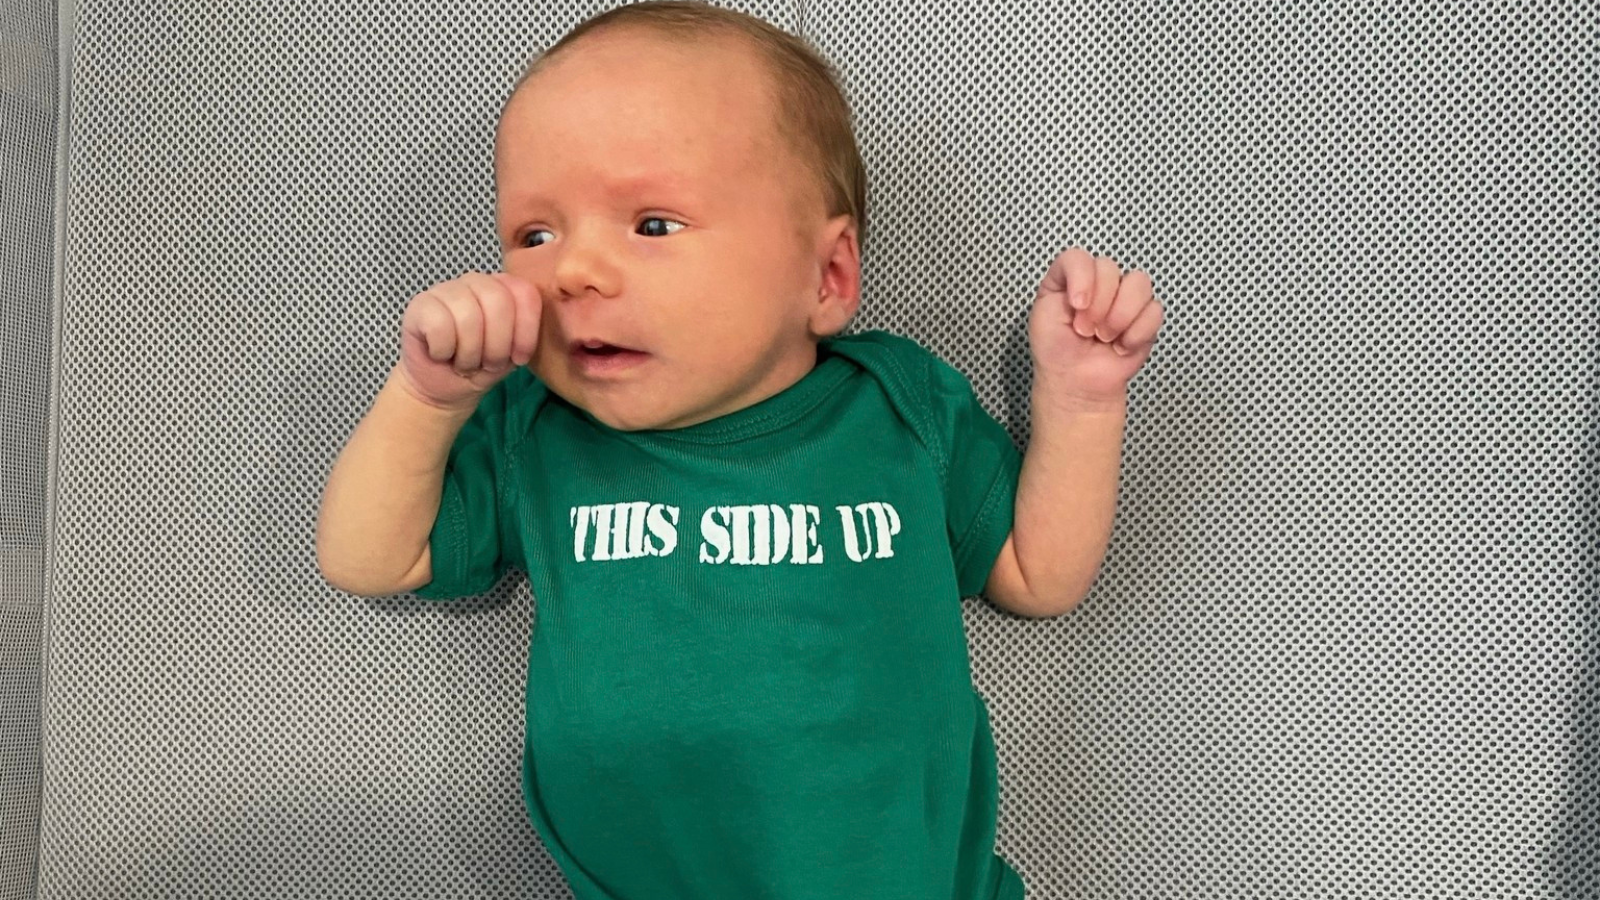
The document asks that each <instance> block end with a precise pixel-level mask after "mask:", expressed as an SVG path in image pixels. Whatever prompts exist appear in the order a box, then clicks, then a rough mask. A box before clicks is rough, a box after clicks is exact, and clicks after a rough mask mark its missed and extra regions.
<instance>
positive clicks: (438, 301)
mask: <svg viewBox="0 0 1600 900" xmlns="http://www.w3.org/2000/svg"><path fill="white" fill-rule="evenodd" d="M400 330H401V333H402V334H407V335H411V336H412V337H415V338H417V339H418V340H420V341H421V342H422V346H423V348H424V349H425V350H426V351H427V354H428V358H429V359H431V360H433V361H434V362H440V363H442V362H449V361H450V358H451V357H452V356H455V353H456V322H455V317H454V316H452V315H451V314H450V307H449V306H448V305H447V304H446V303H445V302H444V298H443V297H440V296H439V295H437V294H435V293H433V292H432V291H424V292H422V293H420V294H418V295H417V296H416V297H415V298H413V299H412V301H411V303H410V305H408V306H407V307H406V312H405V318H404V320H403V321H402V322H401V325H400Z"/></svg>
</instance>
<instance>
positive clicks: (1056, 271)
mask: <svg viewBox="0 0 1600 900" xmlns="http://www.w3.org/2000/svg"><path fill="white" fill-rule="evenodd" d="M1161 319H1162V309H1161V304H1160V303H1159V302H1158V301H1157V300H1156V299H1155V297H1154V296H1153V295H1152V285H1151V283H1150V276H1148V275H1146V274H1145V273H1144V272H1142V271H1140V270H1138V269H1134V270H1133V271H1131V272H1129V273H1127V274H1126V275H1124V274H1122V267H1121V266H1119V265H1117V262H1116V260H1113V259H1111V258H1109V257H1098V258H1096V257H1093V256H1090V255H1089V253H1088V251H1086V250H1084V249H1082V248H1080V247H1073V248H1072V249H1070V250H1067V251H1066V252H1064V253H1062V254H1061V255H1060V256H1057V257H1056V258H1055V261H1054V262H1052V263H1051V264H1050V269H1049V271H1047V272H1046V273H1045V276H1044V281H1043V283H1042V284H1040V285H1039V291H1038V293H1037V295H1036V296H1035V297H1034V303H1033V312H1032V313H1031V314H1030V315H1029V317H1028V345H1029V347H1030V348H1031V349H1032V351H1033V362H1034V372H1035V378H1036V388H1035V390H1036V391H1037V390H1044V391H1047V392H1049V393H1050V394H1051V395H1052V396H1053V398H1054V399H1057V400H1059V401H1061V402H1065V403H1072V404H1079V405H1089V406H1094V405H1107V404H1120V403H1123V402H1126V399H1127V389H1128V382H1129V381H1131V380H1132V379H1133V376H1134V375H1135V374H1137V373H1138V371H1139V368H1140V367H1141V366H1143V365H1144V363H1145V360H1147V359H1149V358H1150V351H1151V348H1152V347H1154V345H1155V339H1156V332H1157V331H1159V330H1160V329H1161Z"/></svg>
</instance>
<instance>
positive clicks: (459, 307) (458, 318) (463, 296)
mask: <svg viewBox="0 0 1600 900" xmlns="http://www.w3.org/2000/svg"><path fill="white" fill-rule="evenodd" d="M429 293H431V294H433V295H434V296H437V297H438V298H440V300H441V302H443V303H444V305H445V308H446V309H448V310H449V311H450V321H451V325H452V327H453V328H454V329H455V353H454V354H453V356H452V357H451V359H452V366H453V367H454V368H455V370H456V371H457V372H458V373H460V374H462V375H468V374H471V373H473V372H476V371H478V369H479V368H480V367H481V366H482V365H483V310H482V308H480V307H479V305H478V298H477V296H476V295H474V294H473V292H472V291H471V290H469V289H468V288H467V286H466V284H465V283H463V282H462V281H461V279H459V278H458V279H456V280H454V281H446V282H443V283H441V284H438V285H435V286H434V287H433V288H432V289H431V290H430V291H429ZM431 355H432V354H430V356H431Z"/></svg>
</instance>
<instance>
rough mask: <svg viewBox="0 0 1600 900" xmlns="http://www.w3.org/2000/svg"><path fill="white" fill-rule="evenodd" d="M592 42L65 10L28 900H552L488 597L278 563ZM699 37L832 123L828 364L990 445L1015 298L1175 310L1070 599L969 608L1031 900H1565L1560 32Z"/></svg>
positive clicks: (519, 636) (1581, 226)
mask: <svg viewBox="0 0 1600 900" xmlns="http://www.w3.org/2000/svg"><path fill="white" fill-rule="evenodd" d="M608 5H610V4H602V3H592V4H540V5H536V6H534V7H532V8H527V9H525V8H522V7H520V6H514V5H502V4H498V3H491V2H467V3H452V4H447V5H429V4H421V3H401V4H399V5H394V4H391V5H388V6H385V7H384V10H383V12H381V13H380V12H378V11H377V8H376V7H374V8H373V9H372V10H371V11H370V12H367V13H354V12H346V11H345V10H344V9H343V8H342V7H330V6H327V5H324V4H311V3H304V4H296V3H281V4H277V5H261V4H222V5H218V4H216V3H204V4H202V3H198V2H196V3H190V4H180V3H160V2H147V3H137V2H127V0H106V2H98V3H88V4H86V5H84V6H83V7H82V8H81V9H80V12H79V15H80V29H81V30H80V33H79V35H78V41H79V44H78V50H77V55H76V57H75V60H76V61H75V68H74V74H73V77H74V83H73V94H74V97H75V98H76V99H75V103H76V106H75V113H74V129H75V137H74V146H73V150H72V156H71V162H70V184H69V191H70V193H69V201H70V219H69V227H68V232H67V235H66V241H67V254H68V278H67V283H66V294H65V299H64V303H65V308H64V320H63V331H64V334H63V346H62V348H61V352H62V363H63V370H64V374H63V381H62V395H61V398H60V399H61V404H62V407H63V415H62V420H61V422H60V429H61V446H60V459H59V465H60V472H59V478H60V488H59V491H60V495H59V498H58V502H59V511H60V514H59V520H58V527H59V535H58V546H57V567H56V569H55V573H54V575H55V593H54V596H53V598H52V603H53V606H52V610H53V622H52V628H53V638H52V641H51V644H50V648H49V649H50V653H49V657H48V659H47V665H48V666H49V669H50V690H51V694H50V700H49V703H48V708H47V718H46V720H45V729H44V752H45V765H46V768H45V771H46V774H45V778H44V810H43V814H42V821H41V860H40V879H41V884H40V889H39V896H40V897H42V898H46V900H67V898H72V900H83V898H101V897H106V898H110V897H116V898H166V897H180V896H205V897H258V896H259V897H265V896H272V897H305V898H313V897H315V898H340V897H351V898H354V897H438V896H453V897H484V898H490V897H494V898H499V897H506V898H510V897H518V898H526V897H530V896H531V897H551V898H556V897H565V896H568V894H567V892H566V889H565V888H564V887H563V886H562V885H561V883H560V879H559V877H558V876H557V873H556V872H555V870H554V868H553V866H552V865H551V864H550V862H549V859H548V857H547V856H546V855H545V854H544V852H543V850H542V849H541V848H540V847H539V845H538V843H537V840H536V839H535V837H534V835H533V832H532V829H531V828H530V827H529V826H528V824H527V821H526V817H525V816H524V814H523V812H522V810H521V807H520V799H519V797H518V793H517V762H518V753H519V752H520V738H521V724H522V721H521V715H522V710H521V690H522V675H523V662H524V657H523V654H524V648H525V642H526V639H527V636H528V627H529V620H530V615H531V614H532V606H533V604H532V601H531V598H530V597H529V596H528V592H527V588H526V585H525V583H523V582H522V581H521V580H515V581H508V583H507V584H505V585H502V587H501V588H500V589H499V590H498V591H496V592H495V593H494V594H493V595H491V596H490V597H489V598H487V599H486V600H485V601H482V602H476V603H467V604H460V605H456V606H439V605H433V604H423V603H419V602H415V601H413V600H410V599H406V598H399V599H392V600H383V601H364V600H357V599H352V598H350V597H347V596H344V595H341V594H338V593H336V592H334V591H332V590H330V589H328V588H326V587H325V586H324V585H323V584H322V583H321V581H320V579H319V578H318V576H317V574H316V570H315V565H314V558H313V551H312V531H313V524H314V516H315V510H316V505H317V501H318V497H319V494H320V489H321V485H322V483H323V480H324V477H325V475H326V471H327V468H328V466H329V465H330V464H331V462H332V460H333V458H334V456H335V454H336V452H337V450H338V448H339V446H340V444H341V442H342V441H343V439H344V438H345V436H346V435H347V434H348V432H349V430H350V429H351V428H352V427H353V426H354V424H355V422H356V421H357V420H358V418H359V416H360V414H361V413H362V411H363V410H364V409H365V407H366V404H367V403H368V402H370V400H371V398H372V396H373V395H374V393H375V392H376V390H377V388H378V386H379V384H380V383H381V381H382V378H383V375H384V373H385V372H386V371H387V368H388V366H389V365H390V364H392V362H393V360H394V358H395V355H396V349H397V341H396V327H397V325H398V321H399V315H400V311H401V309H402V307H403V304H404V302H405V300H406V299H407V298H408V297H409V296H410V295H411V294H412V293H414V292H415V291H417V290H420V289H421V288H423V287H425V286H427V285H428V284H431V283H433V282H435V281H438V280H440V279H443V278H447V277H451V276H453V275H454V274H457V273H458V272H460V271H462V270H464V269H469V268H490V267H494V266H496V265H497V263H498V259H497V256H496V253H495V249H494V241H493V235H492V231H491V224H490V214H491V202H492V201H491V192H490V181H489V178H490V170H489V161H490V155H489V150H490V139H491V134H492V130H491V129H492V123H493V117H494V115H495V113H496V112H497V111H498V108H499V104H500V102H501V100H502V98H503V97H504V94H505V91H506V90H507V89H508V87H509V85H510V82H511V80H512V78H513V77H514V75H515V74H516V72H517V71H518V69H519V68H520V65H521V63H522V62H523V61H524V60H525V59H526V58H527V57H528V56H529V55H530V54H531V53H532V52H533V50H534V49H535V48H536V47H538V46H540V45H541V44H543V43H546V42H548V41H551V40H553V39H554V38H555V37H556V36H558V35H559V34H560V33H562V32H564V31H565V30H566V28H568V27H569V26H570V25H571V24H573V23H575V22H577V21H579V20H580V19H582V18H583V17H585V16H586V15H588V14H590V13H592V12H594V11H597V10H598V9H600V8H603V7H604V6H608ZM742 8H746V9H749V10H751V11H754V12H757V13H758V14H762V15H766V16H768V17H771V18H772V19H773V20H774V21H776V22H777V23H778V24H780V25H783V26H785V27H790V28H801V29H803V30H804V32H805V33H807V34H808V35H810V36H812V37H813V38H814V39H815V40H816V41H817V43H818V44H819V45H820V46H821V47H822V48H823V49H824V51H825V52H827V53H828V54H829V55H830V56H831V57H832V58H833V59H835V60H836V62H837V63H838V64H839V66H840V68H841V69H842V70H843V72H844V75H845V78H846V81H847V83H848V86H849V89H850V92H851V94H852V97H853V99H854V102H855V104H856V108H857V114H858V118H859V120H860V123H859V129H858V130H859V134H860V137H861V142H862V147H863V151H864V153H865V155H866V157H867V159H868V163H869V166H870V169H871V172H872V176H873V187H872V193H871V208H872V212H873V216H874V234H875V237H874V239H873V241H872V243H871V244H870V245H869V247H868V248H867V300H866V309H865V311H864V313H863V315H862V317H861V319H860V320H859V321H858V323H857V325H858V327H891V328H894V329H897V330H899V331H902V332H905V333H908V334H911V335H913V336H914V337H917V338H919V339H921V340H922V341H924V342H925V343H927V344H928V345H929V346H930V347H932V348H934V349H935V350H937V351H939V352H941V353H942V354H943V355H945V356H946V357H947V358H948V359H950V360H951V361H952V362H954V363H955V364H956V365H958V366H959V367H960V368H962V369H963V370H964V371H966V372H967V373H968V374H969V375H970V376H971V377H972V378H973V380H974V382H975V384H976V385H977V387H978V389H979V392H980V395H981V396H982V397H983V398H984V400H985V402H986V403H987V404H988V405H989V406H990V408H991V409H992V410H994V411H995V413H996V414H997V415H998V416H1000V417H1001V418H1002V420H1003V421H1006V422H1007V423H1008V424H1009V426H1010V427H1011V428H1012V429H1013V431H1014V432H1015V433H1016V434H1017V435H1018V437H1019V438H1021V437H1024V436H1025V432H1026V409H1027V407H1026V387H1027V384H1028V378H1029V372H1028V368H1027V354H1026V348H1025V346H1024V343H1023V338H1022V322H1023V314H1024V310H1025V306H1026V303H1027V302H1028V299H1029V297H1030V296H1031V293H1032V289H1033V287H1034V285H1035V284H1036V283H1037V280H1038V278H1039V277H1040V275H1042V273H1043V270H1044V266H1045V264H1046V263H1047V262H1048V261H1049V259H1050V258H1051V257H1052V256H1053V255H1054V253H1055V252H1057V251H1058V250H1059V249H1061V248H1062V247H1064V246H1067V245H1069V244H1072V243H1079V244H1084V245H1087V246H1089V247H1090V248H1092V249H1093V250H1095V251H1096V252H1099V253H1106V254H1110V255H1112V256H1114V257H1115V258H1116V259H1118V260H1119V261H1121V262H1123V263H1124V264H1126V265H1130V266H1139V267H1142V268H1145V269H1146V270H1147V271H1149V272H1151V273H1152V275H1153V276H1154V278H1155V282H1156V286H1157V293H1158V295H1160V296H1161V297H1162V298H1163V300H1164V301H1165V302H1166V303H1167V304H1168V306H1169V310H1170V315H1169V323H1168V325H1167V327H1166V329H1165V332H1164V335H1163V338H1162V340H1161V343H1160V346H1159V348H1158V350H1157V352H1156V355H1155V357H1154V358H1153V359H1152V360H1151V363H1150V364H1149V366H1148V368H1147V370H1146V372H1145V373H1144V374H1143V375H1142V376H1141V377H1140V379H1139V380H1138V381H1137V382H1135V386H1134V390H1133V396H1132V409H1131V418H1130V424H1129V432H1128V440H1127V450H1126V456H1125V466H1124V473H1123V494H1122V505H1121V509H1120V514H1119V518H1118V523H1117V530H1116V533H1115V534H1114V536H1113V541H1112V550H1111V552H1110V555H1109V557H1108V559H1107V562H1106V565H1105V569H1104V573H1103V575H1102V577H1101V580H1100V582H1099V583H1098V584H1097V586H1096V588H1095V590H1094V592H1093V594H1092V595H1091V597H1090V598H1089V599H1088V600H1087V601H1086V602H1085V604H1084V606H1083V607H1082V608H1081V609H1080V610H1078V611H1077V612H1075V613H1073V614H1072V615H1070V616H1068V617H1065V618H1062V619H1058V620H1051V621H1043V622H1040V621H1024V620H1018V619H1012V618H1010V617H1007V616H1004V615H1002V614H1000V613H998V612H996V611H995V610H994V609H993V608H992V607H990V606H988V605H986V604H984V603H982V602H981V601H968V603H967V605H966V607H965V615H966V622H967V626H968V629H969V634H970V637H971V641H972V653H973V665H974V670H975V677H976V679H977V682H978V685H979V688H980V690H982V691H983V693H984V694H985V695H986V696H987V697H988V698H989V700H990V704H991V713H992V718H993V721H994V727H995V731H996V737H997V741H998V744H999V751H1000V758H1001V759H1000V762H1001V782H1002V798H1001V805H1002V809H1001V814H1002V818H1001V823H1000V849H1001V852H1002V853H1003V854H1004V855H1005V856H1006V857H1007V858H1008V859H1010V860H1012V861H1013V863H1014V864H1015V865H1016V866H1017V868H1018V869H1019V870H1020V871H1021V872H1022V874H1023V876H1024V878H1025V880H1026V881H1027V882H1028V885H1029V895H1030V897H1032V898H1058V897H1069V896H1070V897H1108V898H1109V897H1126V898H1134V897H1152V896H1164V897H1170V896H1186V897H1216V898H1233V897H1238V896H1273V897H1349V896H1382V897H1434V896H1461V897H1495V898H1511V897H1518V898H1521V897H1560V898H1589V897H1593V896H1595V895H1596V894H1597V893H1600V872H1597V865H1600V864H1597V862H1596V860H1597V858H1600V835H1597V833H1596V830H1595V828H1596V825H1595V823H1596V822H1597V820H1600V786H1597V779H1600V746H1597V742H1600V733H1597V731H1600V721H1597V719H1600V711H1597V706H1596V703H1597V701H1596V697H1595V694H1596V689H1597V683H1600V612H1597V605H1600V588H1597V584H1596V578H1597V571H1600V560H1597V558H1596V550H1595V547H1596V545H1597V542H1600V485H1597V483H1596V467H1597V455H1600V424H1597V423H1600V410H1597V409H1596V404H1597V399H1596V398H1597V396H1600V385H1597V383H1596V375H1595V372H1596V366H1597V358H1596V346H1597V342H1600V325H1597V321H1596V318H1597V311H1596V289H1595V283H1594V272H1595V268H1594V267H1595V262H1596V260H1595V239H1596V235H1595V228H1596V209H1595V174H1596V167H1595V160H1596V150H1597V121H1596V111H1595V110H1596V104H1595V100H1596V90H1595V87H1596V83H1595V82H1596V75H1595V61H1594V47H1595V40H1594V38H1595V34H1594V24H1593V22H1594V10H1593V7H1592V4H1581V5H1580V4H1574V5H1555V4H1536V5H1522V6H1517V5H1512V4H1505V3H1484V4H1470V5H1468V4H1458V5H1451V6H1446V5H1444V4H1432V5H1429V4H1414V5H1404V6H1400V7H1394V6H1391V5H1380V4H1375V3H1374V4H1301V5H1296V6H1295V7H1294V8H1293V9H1292V10H1290V11H1282V12H1270V11H1264V10H1262V9H1261V8H1259V7H1252V10H1254V11H1248V12H1241V11H1238V10H1236V9H1235V8H1234V7H1233V6H1232V5H1223V4H1209V3H1195V4H1186V5H1184V6H1182V7H1181V8H1179V7H1177V6H1174V5H1165V4H1113V3H1104V4H1095V5H1092V6H1091V5H1068V4H1062V3H1052V2H1039V3H1018V4H1013V5H1010V6H1007V7H1001V8H995V7H992V6H989V5H980V4H969V5H958V6H954V7H952V6H950V5H942V8H941V9H939V10H931V9H929V8H927V5H924V4H918V3H910V2H903V3H899V4H894V3H865V2H858V3H853V4H829V3H806V4H804V5H803V7H802V6H801V5H799V4H781V5H754V6H744V7H742ZM8 121H9V120H8ZM8 127H9V126H8ZM44 133H45V134H48V129H46V130H45V132H44ZM8 173H9V170H8ZM6 183H7V186H8V189H9V186H10V185H11V184H12V183H13V182H12V181H11V179H10V176H9V174H8V178H7V182H6ZM8 196H9V193H8ZM7 302H8V303H9V302H10V300H9V294H8V301H7ZM11 321H12V317H11V315H10V307H9V306H8V307H7V323H8V327H9V325H10V322H11ZM8 334H9V332H8ZM8 340H9V338H8ZM10 346H11V345H10V344H9V343H8V344H7V350H6V356H7V358H8V359H9V358H10V355H11V353H12V352H13V351H11V349H10ZM13 390H14V389H13V388H12V386H11V382H10V381H8V382H7V390H6V394H7V400H8V403H9V402H11V397H12V394H13ZM8 421H9V419H8ZM7 458H9V454H8V457H7ZM6 471H7V472H8V473H9V472H10V469H7V470H6ZM8 478H9V474H8ZM9 484H10V482H9V481H8V482H7V485H8V486H7V497H8V501H7V502H8V503H9V502H10V501H9V497H10V496H11V494H10V491H11V489H10V487H9ZM9 508H10V507H9V506H8V507H7V509H9ZM8 516H9V512H8ZM8 646H9V644H8Z"/></svg>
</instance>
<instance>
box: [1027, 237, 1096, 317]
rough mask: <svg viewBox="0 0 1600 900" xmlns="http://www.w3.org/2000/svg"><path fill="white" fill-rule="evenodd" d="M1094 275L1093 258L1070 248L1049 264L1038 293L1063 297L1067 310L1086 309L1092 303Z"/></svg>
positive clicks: (1083, 251) (1081, 249)
mask: <svg viewBox="0 0 1600 900" xmlns="http://www.w3.org/2000/svg"><path fill="white" fill-rule="evenodd" d="M1094 274H1095V272H1094V257H1092V256H1090V255H1089V251H1087V250H1085V249H1083V248H1082V247H1072V248H1069V249H1067V250H1063V251H1062V252H1061V253H1060V254H1059V255H1058V256H1056V258H1055V260H1054V261H1052V262H1051V263H1050V268H1049V270H1048V271H1046V272H1045V273H1044V283H1043V284H1041V285H1039V291H1040V293H1053V294H1057V295H1059V296H1062V297H1065V298H1066V302H1067V307H1068V308H1069V309H1080V310H1081V309H1088V308H1089V304H1091V303H1093V302H1094Z"/></svg>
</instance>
